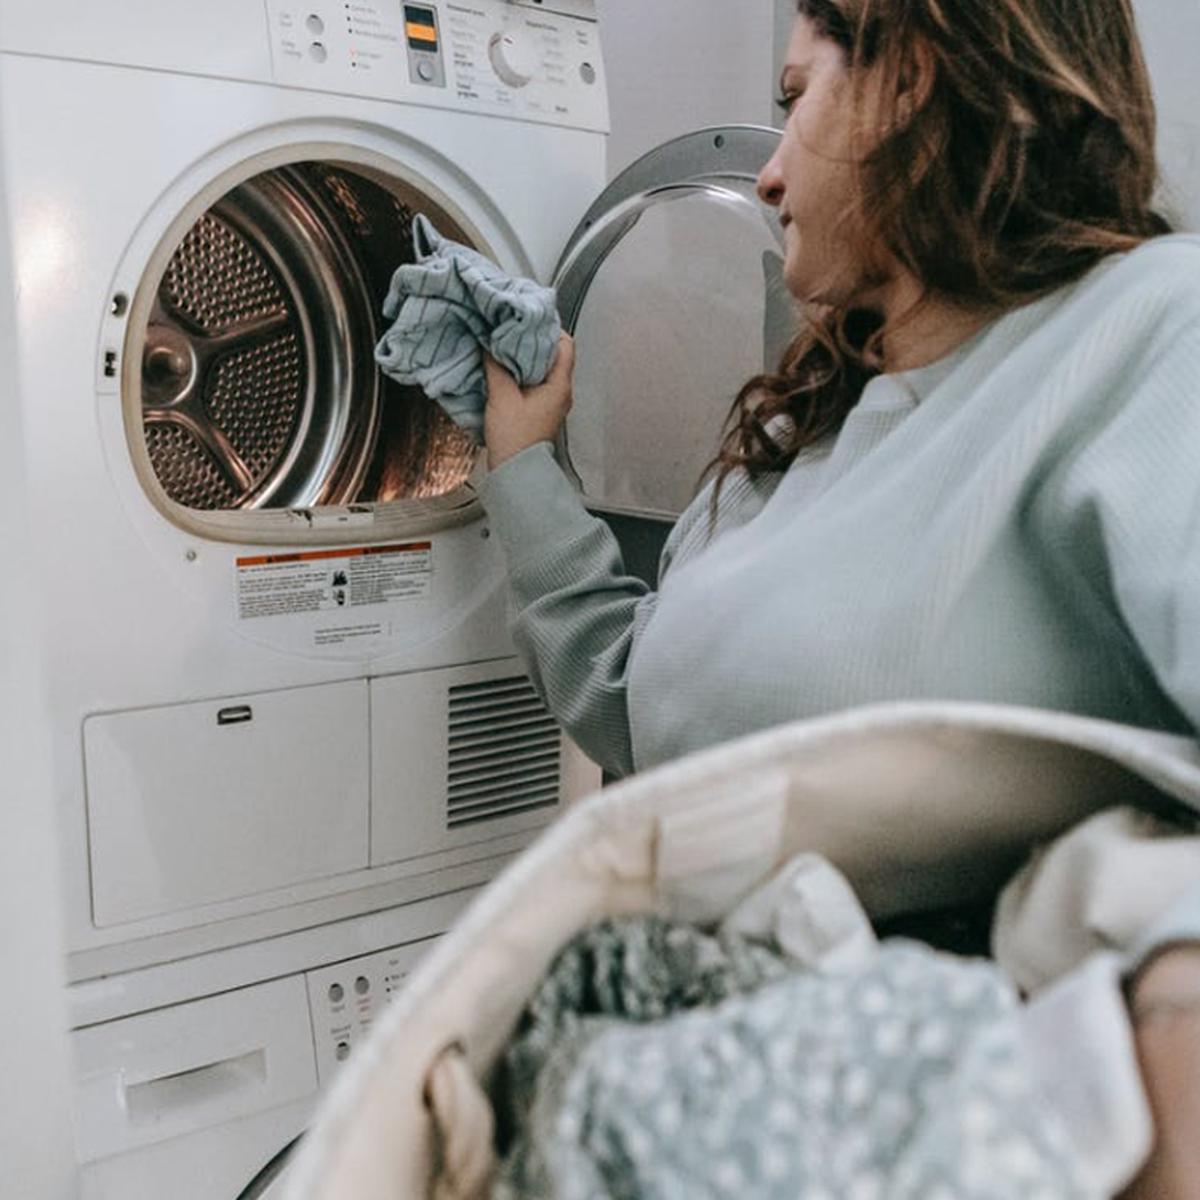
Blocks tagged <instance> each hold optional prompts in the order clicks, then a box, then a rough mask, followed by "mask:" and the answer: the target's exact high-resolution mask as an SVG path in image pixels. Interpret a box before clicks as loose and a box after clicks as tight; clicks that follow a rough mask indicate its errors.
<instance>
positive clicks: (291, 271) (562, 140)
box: [0, 0, 788, 1200]
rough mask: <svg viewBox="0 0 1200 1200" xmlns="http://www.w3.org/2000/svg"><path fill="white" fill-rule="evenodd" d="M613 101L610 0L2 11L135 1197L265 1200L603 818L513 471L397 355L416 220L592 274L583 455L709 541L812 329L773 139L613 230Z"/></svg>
mask: <svg viewBox="0 0 1200 1200" xmlns="http://www.w3.org/2000/svg"><path fill="white" fill-rule="evenodd" d="M604 80H605V75H604V64H603V58H602V55H601V46H600V34H599V29H598V24H597V18H596V11H595V4H594V0H422V2H414V3H406V2H403V0H355V2H352V3H342V2H334V0H262V2H254V0H209V2H208V3H205V4H196V3H184V2H182V0H50V3H49V4H48V5H42V6H37V7H34V6H31V5H29V4H27V3H23V2H22V0H0V171H2V173H3V186H4V189H5V192H6V194H7V198H8V211H9V223H8V226H7V228H6V229H5V230H4V234H5V236H7V237H8V238H9V239H10V241H11V245H12V250H13V256H14V261H15V265H16V279H15V285H16V299H17V306H16V324H17V328H16V337H15V345H14V346H13V347H12V348H11V355H10V361H9V362H8V363H7V366H8V369H9V371H10V374H11V375H12V376H13V377H14V378H15V379H16V381H17V384H18V388H19V393H20V403H21V406H22V416H23V421H24V428H25V434H26V445H25V459H26V467H27V471H26V474H27V477H28V481H29V488H30V508H31V510H32V513H33V516H32V534H33V539H32V540H33V542H34V544H35V551H34V557H33V560H32V561H29V562H22V563H14V564H11V566H12V569H13V570H14V571H15V572H16V574H17V575H18V576H19V577H20V578H21V579H23V580H26V581H29V582H30V584H31V586H34V587H35V588H36V589H37V592H38V596H39V602H40V604H41V607H42V611H43V613H44V617H45V622H44V623H45V627H46V629H47V645H46V647H45V654H44V658H45V660H46V662H47V680H46V690H47V693H48V695H49V699H50V707H51V711H52V729H51V731H50V733H51V738H52V745H53V752H54V764H55V768H54V769H55V791H56V799H57V814H56V815H57V820H58V826H59V830H60V841H61V850H62V864H63V877H64V880H65V906H66V924H67V929H66V937H67V952H68V968H69V976H70V980H71V985H70V989H69V992H70V1007H71V1014H72V1024H73V1027H74V1032H73V1034H72V1037H73V1042H74V1049H75V1054H76V1061H77V1070H78V1103H77V1114H78V1121H77V1123H78V1140H79V1148H80V1156H81V1161H82V1162H83V1164H84V1187H85V1194H87V1195H88V1196H90V1197H93V1198H95V1200H99V1198H101V1197H103V1198H105V1200H107V1198H109V1197H118V1196H119V1197H121V1198H122V1200H129V1198H131V1197H132V1198H134V1200H137V1198H138V1197H141V1196H147V1197H149V1196H157V1195H160V1194H163V1193H164V1192H166V1191H167V1190H168V1189H169V1192H170V1194H172V1195H173V1196H174V1197H176V1200H192V1198H195V1200H233V1198H234V1197H238V1196H240V1195H242V1194H243V1193H245V1194H246V1195H259V1194H264V1193H265V1190H266V1188H267V1187H268V1186H269V1183H270V1180H271V1179H272V1178H273V1177H274V1167H272V1166H269V1164H271V1163H272V1162H273V1161H275V1160H276V1158H277V1156H278V1155H279V1153H280V1152H281V1151H282V1150H283V1148H284V1147H285V1146H286V1145H287V1143H288V1142H290V1141H291V1140H292V1139H293V1138H294V1137H295V1136H296V1135H297V1134H298V1133H300V1131H301V1130H302V1128H303V1124H304V1120H305V1118H306V1115H307V1113H308V1111H309V1109H310V1107H311V1104H312V1102H313V1100H314V1098H315V1096H316V1094H317V1091H318V1089H319V1088H320V1087H321V1086H322V1085H323V1084H324V1083H326V1082H327V1080H328V1078H329V1077H330V1076H331V1074H333V1073H334V1072H335V1071H336V1069H337V1064H338V1063H339V1062H340V1061H341V1057H344V1055H345V1054H347V1053H349V1052H350V1050H351V1049H352V1047H353V1045H354V1042H355V1040H356V1039H357V1037H358V1036H359V1035H361V1032H362V1030H363V1029H364V1028H365V1027H366V1025H367V1024H369V1021H370V1019H371V1015H372V1013H373V1012H375V1011H377V1008H378V1005H379V1004H381V1003H383V1002H384V1000H385V999H386V995H387V992H388V990H389V989H390V988H391V987H392V986H393V985H394V983H395V981H396V980H397V979H398V978H399V977H400V976H401V975H402V974H403V972H404V969H405V967H406V965H407V963H408V962H410V961H411V959H412V957H413V956H414V955H416V954H417V953H419V952H420V951H421V948H422V947H423V946H424V945H426V944H428V943H429V941H430V940H431V939H433V938H435V937H436V936H437V934H438V933H440V932H441V931H442V930H444V929H445V928H446V927H447V925H448V924H449V923H450V922H451V921H452V920H453V919H454V917H455V916H456V914H457V913H458V912H459V911H460V910H461V908H462V906H463V905H464V904H465V903H466V902H467V900H468V899H469V898H470V896H471V894H472V891H473V889H475V888H477V887H478V886H480V885H481V884H483V883H484V882H486V881H487V880H488V879H489V878H490V877H491V876H492V875H493V874H494V873H495V872H496V871H497V870H498V869H499V867H500V866H501V865H502V864H503V863H504V862H506V861H507V860H508V859H509V858H510V857H511V856H512V855H513V854H515V853H516V852H517V851H518V850H519V849H520V848H521V847H522V846H523V845H525V844H526V843H527V842H528V841H529V839H530V838H531V837H532V836H533V835H534V834H535V833H536V831H537V830H538V829H539V828H541V827H542V826H543V825H545V824H546V823H547V822H548V821H550V820H552V819H553V818H554V816H555V814H556V813H557V812H559V811H560V810H561V807H562V805H563V804H564V803H566V802H568V801H569V799H570V797H571V796H573V795H576V794H579V793H581V792H583V791H585V790H587V789H590V788H591V787H594V786H595V785H596V784H597V783H598V773H597V772H596V770H595V769H594V768H593V767H592V765H591V764H590V763H588V762H587V761H586V760H585V759H584V758H583V756H582V755H580V754H579V753H578V752H577V751H576V750H574V749H573V748H572V747H571V746H570V744H569V743H568V742H567V741H566V739H565V738H564V737H563V736H562V734H561V732H560V731H559V729H558V728H557V727H556V726H555V725H554V723H553V722H552V721H551V720H550V718H549V717H548V715H547V714H546V712H545V710H544V709H543V707H542V705H541V703H540V701H539V700H538V698H537V696H536V694H535V693H534V691H533V689H532V687H531V685H530V684H529V681H528V679H527V678H526V677H525V674H524V671H523V668H522V666H521V664H520V662H519V660H518V659H517V658H516V657H515V655H514V651H513V647H512V644H511V641H510V639H509V637H508V634H507V631H506V619H507V614H506V610H505V603H506V601H505V590H504V578H503V569H502V564H501V561H500V558H499V555H498V554H497V552H496V551H495V549H494V548H493V547H492V546H491V544H490V542H489V538H488V529H487V523H486V519H485V517H484V514H483V513H482V511H481V509H480V507H479V505H478V503H477V501H476V498H475V489H474V486H473V485H474V483H475V482H476V481H477V480H478V477H479V472H480V471H482V470H483V469H484V468H483V465H482V463H481V461H480V456H479V455H478V453H477V452H476V451H475V449H474V447H473V446H472V445H471V444H470V443H469V442H468V441H467V440H466V439H465V438H464V437H463V436H462V435H461V434H460V433H459V432H458V431H456V430H455V429H454V427H453V426H451V425H450V424H449V422H448V421H446V419H445V418H444V417H442V415H441V414H440V412H439V411H438V410H437V409H436V408H435V407H434V406H433V405H432V404H430V403H429V401H428V400H427V399H426V398H425V397H424V396H423V395H422V394H420V393H419V392H415V391H412V390H405V389H402V388H400V387H398V386H396V385H394V384H392V383H391V382H389V381H387V380H384V379H383V378H382V377H381V376H380V375H379V373H378V372H377V371H376V369H375V367H374V363H373V361H372V358H371V348H372V346H373V343H374V341H375V339H376V337H377V336H378V334H379V332H380V331H381V325H380V321H381V317H380V314H379V307H380V304H381V301H382V297H383V295H384V294H385V293H386V289H387V283H388V279H389V277H390V275H391V272H392V270H393V269H394V268H395V266H396V265H398V263H399V262H400V261H402V260H403V259H405V258H406V257H408V256H411V253H412V247H411V241H410V236H409V224H410V221H411V218H412V215H413V214H414V213H415V212H418V211H421V212H425V213H427V214H428V215H430V216H431V217H432V218H433V220H434V222H435V223H436V224H437V225H438V226H439V227H440V228H441V229H442V230H443V232H445V233H447V234H449V235H451V236H454V237H457V238H458V239H460V240H463V241H467V242H470V243H472V244H474V245H475V246H477V247H478V248H480V249H481V250H483V251H484V252H486V253H488V254H489V255H490V256H492V257H493V258H494V259H496V260H497V261H499V262H500V263H502V264H503V265H505V266H506V267H508V268H509V269H511V270H513V271H515V272H521V273H525V274H530V275H534V276H536V277H538V278H541V279H544V280H549V279H550V278H551V277H552V276H553V275H554V269H555V264H556V262H558V261H559V260H560V257H561V259H562V263H561V266H562V270H561V274H560V276H559V282H560V284H561V288H562V295H563V297H564V308H565V314H564V315H565V316H567V319H568V324H569V325H570V326H571V327H572V328H574V329H575V330H576V332H577V335H578V339H579V345H580V358H579V368H578V371H577V402H576V409H575V412H574V413H573V415H572V424H571V426H570V427H569V430H568V439H567V441H565V442H564V445H563V451H564V455H567V454H569V456H570V465H571V466H572V469H573V470H574V472H575V474H576V477H577V478H578V479H579V481H580V484H581V486H582V488H583V490H584V492H585V493H586V495H587V497H588V499H589V500H590V502H591V503H592V504H593V506H594V507H595V508H596V509H597V510H598V511H601V512H607V513H609V514H611V515H612V519H613V521H614V522H618V523H619V522H620V521H622V520H628V519H630V518H634V519H638V520H643V519H646V520H649V521H650V522H651V523H652V524H653V523H654V522H655V521H658V522H664V521H666V520H668V519H669V518H670V516H671V514H672V513H674V512H677V511H678V510H679V508H680V507H681V506H682V503H683V502H684V501H686V498H687V493H688V491H689V490H690V488H691V487H692V485H693V483H694V481H695V476H696V474H697V473H698V471H699V469H700V467H701V466H702V465H703V462H704V461H705V460H706V459H707V457H709V455H710V454H711V452H712V448H713V440H712V432H713V431H714V430H715V429H716V426H717V425H718V424H719V419H720V415H721V412H722V411H723V409H724V408H725V407H726V406H727V404H728V402H729V400H730V399H731V398H732V394H733V392H735V391H736V388H737V385H738V384H739V383H740V382H741V380H742V379H744V378H745V377H746V376H748V375H749V374H751V373H753V372H755V371H757V370H759V369H761V367H762V364H763V346H764V339H765V343H766V345H767V346H768V348H769V350H768V353H770V352H772V351H773V350H774V349H775V348H777V343H778V341H779V340H780V338H781V337H782V336H784V335H785V334H786V331H787V326H788V320H787V311H786V303H784V302H782V301H781V299H780V288H779V282H778V266H779V260H778V247H777V243H776V234H775V232H774V230H773V228H772V225H771V223H770V221H769V220H767V219H766V218H765V214H764V212H763V210H762V209H761V207H760V206H759V205H758V203H757V201H756V200H755V198H754V194H753V178H754V174H755V173H756V171H757V169H758V167H759V166H761V163H762V162H763V161H765V159H766V157H767V156H768V155H769V153H770V151H771V145H772V143H773V140H774V138H775V136H776V135H774V134H773V133H771V132H770V131H764V130H751V129H730V130H720V131H704V132H700V133H697V134H695V135H693V136H691V137H689V138H685V139H681V140H680V142H678V143H674V144H672V145H671V146H668V147H665V148H664V149H663V150H662V151H661V152H656V153H655V154H652V155H651V156H649V157H648V158H647V159H646V160H643V162H642V163H639V164H635V166H634V167H633V168H631V169H630V171H629V172H627V173H626V174H625V175H624V176H622V178H621V179H620V180H618V181H616V183H614V185H613V186H612V187H611V188H609V189H608V190H607V191H604V192H603V194H602V195H601V192H602V189H603V185H604V181H605V135H606V129H607V103H606V95H605V83H604ZM598 196H599V197H600V198H599V199H597V197H598ZM565 248H566V253H565V255H564V249H565ZM735 263H736V264H737V265H734V264H735ZM781 314H782V315H781ZM648 339H653V344H654V345H655V346H656V347H657V353H656V354H655V355H653V356H649V357H648V356H647V355H646V354H645V353H644V352H643V347H644V346H645V345H646V343H647V340H648ZM639 365H640V366H641V367H642V368H645V370H646V371H649V372H650V374H645V373H642V374H638V373H637V369H638V368H639ZM701 396H704V397H706V398H707V408H708V411H707V412H703V411H699V410H702V409H703V408H704V405H702V404H700V403H699V400H698V398H699V397H701ZM681 405H684V406H687V407H688V408H689V409H691V410H692V412H691V413H689V416H688V417H687V418H686V419H681V418H680V415H679V414H680V412H681V411H683V410H681V408H680V406H681ZM568 442H569V445H568ZM252 1180H253V1181H254V1182H253V1183H252V1182H251V1181H252Z"/></svg>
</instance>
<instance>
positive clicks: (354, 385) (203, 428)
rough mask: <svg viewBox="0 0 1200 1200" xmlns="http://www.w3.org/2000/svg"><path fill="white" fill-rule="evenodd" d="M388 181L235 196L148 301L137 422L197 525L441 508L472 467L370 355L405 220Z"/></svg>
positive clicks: (161, 472)
mask: <svg viewBox="0 0 1200 1200" xmlns="http://www.w3.org/2000/svg"><path fill="white" fill-rule="evenodd" d="M416 211H428V212H429V213H430V215H431V217H432V218H433V219H434V220H435V223H436V224H437V225H438V227H439V228H440V229H441V230H442V231H443V232H444V233H445V234H446V235H447V236H449V237H452V238H455V239H456V240H460V241H467V240H468V239H467V238H466V237H465V235H464V234H463V233H462V231H461V230H460V229H459V228H457V227H456V225H455V224H454V222H453V221H452V220H450V219H449V218H448V216H447V215H446V214H445V213H444V212H440V211H437V210H436V208H435V207H434V206H432V205H429V204H426V203H423V200H422V197H420V196H419V195H417V194H415V193H414V192H412V190H411V189H408V188H406V187H405V185H403V184H400V183H399V182H398V181H392V180H388V179H387V178H384V177H375V176H374V175H373V174H372V175H371V176H370V177H369V176H368V174H367V173H366V172H365V171H364V170H363V169H362V168H353V167H350V166H347V165H345V164H339V163H331V162H306V163H298V164H292V165H289V166H285V167H279V168H275V169H273V170H270V171H266V172H263V173H261V174H258V175H255V176H254V177H252V178H250V179H248V180H246V181H245V182H243V183H241V184H239V185H238V186H237V187H235V188H234V189H233V190H231V191H230V192H228V193H227V194H226V195H225V196H223V197H222V198H221V199H220V200H218V201H217V202H216V203H215V204H213V205H212V206H211V207H210V208H209V209H208V210H207V211H206V212H204V213H203V214H202V215H201V217H200V218H199V219H198V220H197V221H196V222H195V224H194V225H193V226H192V227H191V228H190V229H189V230H188V231H187V233H186V234H185V235H184V237H183V239H182V241H180V243H179V245H178V247H177V248H176V249H175V251H174V253H173V254H172V255H171V257H170V259H169V261H168V262H167V264H166V267H165V270H164V271H163V273H162V277H161V280H160V281H159V282H158V284H157V292H156V295H155V301H154V303H153V305H152V307H151V309H150V311H149V316H148V319H147V322H146V327H145V336H144V341H143V350H142V360H141V372H140V378H139V379H138V381H137V382H138V386H140V391H141V395H140V411H141V416H142V428H143V431H144V436H145V447H146V452H147V454H148V456H149V459H150V463H151V466H152V468H153V471H154V474H155V476H156V478H157V480H158V482H159V484H160V485H161V487H162V489H163V491H164V492H165V493H166V494H167V496H168V497H169V498H170V499H171V500H172V501H174V502H175V503H177V504H179V505H182V506H184V507H185V508H189V509H195V510H205V511H231V510H239V509H267V508H308V507H312V506H315V505H323V504H347V503H350V502H353V501H359V502H368V501H387V500H393V499H401V498H413V499H418V498H423V497H429V496H437V495H443V494H445V493H446V492H449V491H452V490H453V489H454V488H456V487H457V486H459V484H461V483H462V482H463V481H464V480H465V479H466V478H467V476H468V475H469V473H470V470H471V467H472V464H473V460H474V454H475V449H474V446H473V444H472V442H471V441H470V439H468V438H467V437H466V436H464V435H463V434H462V433H461V432H460V431H459V430H458V429H457V428H456V427H455V426H454V425H453V424H452V423H451V422H450V421H449V420H448V419H447V418H446V417H445V416H444V415H443V414H442V412H441V410H440V409H438V408H437V407H436V406H435V405H434V404H432V403H431V402H430V401H429V400H428V399H427V398H426V397H425V396H424V395H423V393H421V392H420V390H419V389H412V388H401V387H399V386H398V385H396V384H395V383H393V382H392V381H390V380H388V379H386V378H385V377H384V376H382V375H381V374H380V372H379V371H378V369H377V368H376V366H375V362H374V358H373V349H374V345H375V342H376V340H377V338H378V336H379V334H380V332H381V321H382V316H381V314H380V311H379V310H380V306H381V304H382V301H383V297H384V296H385V295H386V293H387V287H388V282H389V280H390V278H391V274H392V272H393V271H394V270H395V268H396V267H397V266H398V265H400V263H401V262H405V261H412V258H413V248H412V237H411V223H412V217H413V214H414V212H416Z"/></svg>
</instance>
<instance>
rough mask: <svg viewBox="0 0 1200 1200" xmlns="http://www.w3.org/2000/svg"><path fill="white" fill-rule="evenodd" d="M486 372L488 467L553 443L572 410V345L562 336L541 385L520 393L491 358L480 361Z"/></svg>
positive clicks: (484, 435) (573, 352)
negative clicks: (541, 445) (551, 364)
mask: <svg viewBox="0 0 1200 1200" xmlns="http://www.w3.org/2000/svg"><path fill="white" fill-rule="evenodd" d="M483 365H484V369H485V370H486V371H487V390H488V399H487V408H486V409H484V413H483V440H484V442H485V443H486V445H487V451H488V467H489V468H490V469H491V470H493V471H494V470H495V469H496V468H497V467H498V466H499V465H500V464H501V463H502V462H505V461H506V460H508V459H510V458H512V456H513V455H514V454H519V453H520V452H521V451H522V450H526V449H528V448H529V447H530V446H533V445H536V444H537V443H538V442H553V441H554V439H555V437H556V436H557V435H558V431H559V429H560V428H561V426H562V423H563V421H564V420H566V416H567V413H568V412H570V410H571V375H572V372H573V370H574V368H575V342H574V340H573V339H572V338H571V336H570V334H566V333H564V334H563V335H562V337H560V338H559V340H558V354H557V355H556V357H555V359H554V367H553V368H552V369H551V371H550V374H549V375H547V376H546V380H545V382H544V383H540V384H538V385H537V387H531V388H526V389H525V390H524V391H522V390H521V389H520V388H519V387H517V384H516V381H515V380H514V379H513V377H512V376H511V375H510V374H509V373H508V372H507V371H506V370H505V369H504V368H503V367H502V366H501V365H500V364H499V363H498V362H496V360H495V359H493V358H492V357H491V356H490V355H487V354H485V355H484V357H483Z"/></svg>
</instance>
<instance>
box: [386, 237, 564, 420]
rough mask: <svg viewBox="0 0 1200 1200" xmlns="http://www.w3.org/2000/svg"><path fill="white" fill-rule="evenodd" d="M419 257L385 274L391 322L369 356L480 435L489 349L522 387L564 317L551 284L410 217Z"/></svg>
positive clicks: (541, 370)
mask: <svg viewBox="0 0 1200 1200" xmlns="http://www.w3.org/2000/svg"><path fill="white" fill-rule="evenodd" d="M413 248H414V250H415V251H416V256H417V261H416V262H415V263H406V264H404V265H403V266H402V267H400V268H399V269H398V270H397V271H396V273H395V274H394V275H393V276H392V285H391V288H390V290H389V291H388V295H387V299H386V300H385V301H384V304H383V314H384V316H385V317H387V319H388V320H389V321H391V322H392V326H391V328H390V329H389V330H388V331H387V332H386V333H385V334H384V335H383V337H382V338H380V340H379V344H378V345H377V346H376V347H375V361H376V362H378V363H379V366H380V368H381V369H382V370H383V372H384V373H385V374H386V375H388V376H390V377H391V378H392V379H395V380H396V381H397V382H398V383H403V384H416V385H417V386H418V387H420V388H422V389H423V390H424V392H425V394H426V395H427V396H428V397H429V398H430V399H431V400H435V401H436V402H437V403H438V404H440V405H441V407H442V408H443V409H444V410H445V412H446V413H447V414H448V415H449V417H450V418H451V419H452V420H453V421H454V422H455V424H457V425H459V426H461V427H462V428H463V429H465V430H467V431H468V432H469V433H471V434H472V435H473V436H474V438H475V440H476V441H477V442H481V441H482V440H483V408H484V404H485V403H486V401H487V386H486V381H485V378H484V373H483V351H484V350H486V351H487V352H488V353H489V354H491V355H492V357H493V358H495V359H496V361H497V362H499V363H500V364H501V365H502V366H504V367H506V368H507V369H508V370H509V371H510V372H511V373H512V375H513V376H514V378H515V379H516V381H517V383H519V384H520V385H521V386H522V387H531V386H533V385H534V384H538V383H541V382H542V381H543V380H544V379H545V378H546V376H547V375H548V374H549V373H550V368H551V367H552V366H553V365H554V357H555V352H556V350H557V348H558V338H559V334H560V332H561V326H560V325H559V320H558V309H557V306H556V298H555V293H554V290H553V288H546V287H542V286H541V285H540V284H537V283H534V281H533V280H531V279H521V278H514V277H513V276H511V275H506V274H505V273H504V272H503V271H502V270H501V269H500V268H499V267H498V266H496V264H495V263H493V262H491V261H490V260H489V259H487V258H485V257H484V256H483V255H482V254H479V253H478V252H477V251H475V250H472V249H470V248H469V247H467V246H462V245H459V243H457V242H452V241H450V240H449V239H448V238H444V237H442V235H441V234H440V233H438V231H437V230H436V229H434V227H433V225H432V224H431V223H430V222H429V220H428V218H427V217H425V216H423V215H418V216H417V217H415V218H414V220H413Z"/></svg>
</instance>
